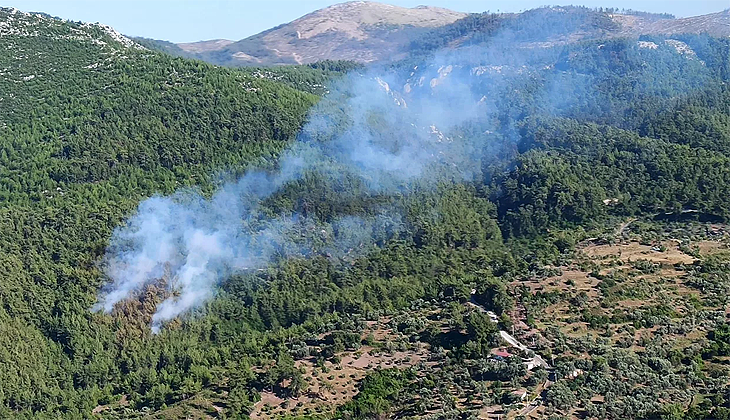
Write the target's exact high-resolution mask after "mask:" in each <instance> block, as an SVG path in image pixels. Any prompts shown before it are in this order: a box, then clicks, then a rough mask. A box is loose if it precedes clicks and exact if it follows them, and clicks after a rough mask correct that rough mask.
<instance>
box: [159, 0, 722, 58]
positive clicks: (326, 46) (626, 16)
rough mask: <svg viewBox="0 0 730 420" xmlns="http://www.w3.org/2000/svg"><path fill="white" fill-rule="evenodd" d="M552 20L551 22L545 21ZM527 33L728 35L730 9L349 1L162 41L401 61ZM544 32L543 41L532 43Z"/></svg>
mask: <svg viewBox="0 0 730 420" xmlns="http://www.w3.org/2000/svg"><path fill="white" fill-rule="evenodd" d="M550 20H552V21H553V22H552V23H550V24H549V25H546V22H548V21H550ZM506 28H507V29H511V30H514V32H515V33H520V34H523V35H522V36H523V37H524V46H526V47H544V46H546V45H556V44H565V43H573V42H579V41H583V40H590V39H605V38H614V37H616V38H618V37H633V38H638V37H640V36H644V35H673V34H674V35H678V34H685V33H694V34H699V33H707V34H710V35H712V36H717V37H726V36H730V9H728V10H725V11H722V12H718V13H712V14H708V15H703V16H693V17H687V18H679V19H676V18H673V17H671V16H666V15H659V14H650V13H638V12H620V11H617V10H614V9H600V10H594V9H587V8H581V7H552V8H549V7H545V8H541V9H534V10H528V11H526V12H522V13H517V14H515V13H502V14H491V13H484V14H464V13H457V12H453V11H450V10H445V9H439V8H433V7H416V8H412V9H405V8H401V7H396V6H390V5H387V4H381V3H375V2H363V1H358V2H349V3H341V4H337V5H334V6H331V7H328V8H325V9H321V10H318V11H315V12H313V13H310V14H308V15H306V16H303V17H301V18H300V19H297V20H295V21H293V22H290V23H287V24H284V25H281V26H278V27H276V28H272V29H270V30H268V31H264V32H262V33H260V34H257V35H254V36H251V37H249V38H246V39H243V40H240V41H236V42H234V41H230V40H211V41H200V42H193V43H185V44H177V47H179V50H178V49H177V48H175V49H174V50H173V49H170V48H166V49H165V48H163V50H165V51H166V52H169V53H172V54H174V55H183V56H187V57H194V58H198V59H202V60H205V61H208V62H211V63H213V64H219V65H226V66H251V65H253V66H256V65H280V64H302V63H311V62H315V61H317V60H353V61H357V62H361V63H370V62H379V61H397V60H400V59H403V58H405V57H406V56H407V55H413V54H418V53H421V52H422V51H423V50H424V49H429V48H432V49H438V48H442V47H444V46H446V45H451V46H455V45H465V44H473V43H475V42H486V41H487V40H488V39H489V37H491V36H492V35H491V34H493V33H494V31H495V30H504V29H506ZM537 39H539V40H540V43H539V44H535V40H537Z"/></svg>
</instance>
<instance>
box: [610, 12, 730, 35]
mask: <svg viewBox="0 0 730 420" xmlns="http://www.w3.org/2000/svg"><path fill="white" fill-rule="evenodd" d="M613 19H614V20H615V21H616V22H618V23H620V24H621V28H622V30H621V32H620V34H621V35H647V34H655V35H672V34H682V33H692V34H699V33H703V32H704V33H708V34H710V35H712V36H717V37H728V36H730V9H727V10H724V11H722V12H718V13H710V14H707V15H701V16H691V17H686V18H681V19H647V18H645V17H640V16H632V15H613Z"/></svg>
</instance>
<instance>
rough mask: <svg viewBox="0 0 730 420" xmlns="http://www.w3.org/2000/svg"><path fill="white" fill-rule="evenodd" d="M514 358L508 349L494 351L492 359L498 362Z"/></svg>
mask: <svg viewBox="0 0 730 420" xmlns="http://www.w3.org/2000/svg"><path fill="white" fill-rule="evenodd" d="M512 356H513V355H512V353H510V352H508V351H507V350H506V349H492V357H493V358H495V359H497V360H502V359H508V358H510V357H512Z"/></svg>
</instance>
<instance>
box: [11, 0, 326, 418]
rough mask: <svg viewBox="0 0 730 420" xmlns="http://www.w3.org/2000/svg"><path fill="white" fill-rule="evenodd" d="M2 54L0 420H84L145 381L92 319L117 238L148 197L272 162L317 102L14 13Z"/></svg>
mask: <svg viewBox="0 0 730 420" xmlns="http://www.w3.org/2000/svg"><path fill="white" fill-rule="evenodd" d="M0 50H1V51H2V53H0V74H1V75H2V76H1V77H0V220H2V221H1V222H0V238H1V239H0V249H2V252H1V254H2V256H0V266H2V267H3V272H4V273H5V274H4V279H3V282H2V292H0V294H1V295H2V296H1V297H0V300H1V301H2V309H0V331H2V335H3V337H4V338H3V339H2V340H1V343H0V364H1V365H2V366H4V367H3V369H2V373H0V376H1V379H0V388H1V389H2V391H1V392H0V394H1V395H2V396H1V397H0V417H3V418H22V417H24V416H27V417H29V418H31V417H32V418H37V415H38V413H40V412H47V413H55V414H53V415H51V417H54V418H59V417H58V416H65V417H67V418H82V417H87V416H88V415H89V414H90V412H91V410H92V409H93V408H94V407H95V406H96V405H97V404H98V401H100V400H104V399H106V398H108V396H109V395H111V393H118V390H115V388H117V387H118V386H120V385H121V386H123V387H125V386H126V385H122V384H123V383H125V382H127V380H126V379H123V376H126V375H128V374H129V373H131V372H132V371H137V370H138V369H145V368H143V367H142V366H141V365H140V366H138V367H133V366H132V365H127V367H125V368H123V370H124V371H125V372H127V373H124V374H123V373H122V371H121V370H120V365H119V363H118V362H119V360H120V357H121V358H124V357H125V356H122V355H123V354H129V352H130V351H133V350H132V349H133V348H134V347H129V346H128V344H124V343H125V342H126V340H127V339H126V338H123V337H122V336H121V335H119V336H117V338H114V336H115V334H116V333H115V332H114V329H115V328H113V327H112V324H110V322H111V319H110V318H107V319H105V318H103V317H100V316H99V315H97V314H93V313H91V312H90V311H89V308H90V307H91V305H92V304H93V302H94V301H95V299H96V297H95V296H96V294H97V291H98V289H99V287H100V286H101V285H102V284H103V279H102V278H101V276H100V271H99V267H98V264H97V261H98V260H99V258H101V256H102V255H103V253H104V248H105V247H106V245H107V241H108V238H109V235H110V234H111V232H112V230H113V229H114V227H115V226H117V225H118V224H119V223H121V221H122V220H123V219H124V218H125V217H126V216H127V215H128V214H129V212H131V211H132V210H133V209H134V208H135V207H136V205H137V204H138V202H139V200H141V199H142V198H144V197H147V196H150V195H152V194H156V193H170V192H172V191H174V190H176V189H177V188H180V187H181V186H185V185H201V186H205V185H211V182H212V181H213V180H214V179H212V178H211V175H212V174H213V172H214V170H215V169H220V168H230V169H231V170H235V169H236V168H241V167H244V166H246V165H247V164H249V163H250V162H254V161H255V162H257V163H258V164H262V163H264V164H265V162H267V160H269V161H270V160H271V159H272V157H273V156H276V154H277V153H278V152H279V151H280V150H281V148H282V147H283V146H284V145H285V144H286V143H287V142H288V141H289V140H290V138H291V137H292V136H293V135H294V134H295V133H296V131H297V130H298V128H299V125H300V124H301V123H302V121H303V117H304V113H305V112H306V111H307V109H308V108H309V107H310V106H311V105H312V104H313V103H315V101H316V97H315V96H313V95H311V94H308V93H304V92H302V91H300V90H297V89H294V88H291V87H288V86H286V85H284V84H281V83H276V82H271V81H268V80H266V79H264V78H261V77H254V76H250V75H245V74H242V73H232V72H228V71H226V70H221V69H216V68H213V67H212V66H210V65H207V64H204V63H200V62H191V61H185V60H182V59H173V58H170V57H168V56H165V55H162V54H159V53H154V52H151V51H149V50H146V49H144V48H142V47H140V46H139V45H138V44H135V43H134V42H131V41H130V40H129V39H127V38H125V37H123V36H121V35H119V34H118V33H116V32H115V31H113V30H112V29H111V28H108V27H105V26H100V25H92V24H77V23H71V22H64V21H60V20H56V19H52V18H49V17H47V16H43V15H38V14H28V13H23V12H20V11H18V10H15V9H0ZM112 323H113V322H112ZM132 346H135V345H132ZM134 357H137V356H134ZM129 369H132V371H130V370H129ZM126 377H127V378H129V376H126ZM104 395H107V396H104ZM34 413H35V414H34Z"/></svg>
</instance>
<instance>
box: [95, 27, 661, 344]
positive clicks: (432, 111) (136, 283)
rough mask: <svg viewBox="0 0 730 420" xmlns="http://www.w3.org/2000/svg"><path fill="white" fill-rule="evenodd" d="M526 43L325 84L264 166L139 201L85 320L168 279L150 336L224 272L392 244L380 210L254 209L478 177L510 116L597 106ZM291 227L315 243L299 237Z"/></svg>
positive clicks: (494, 40) (389, 215) (587, 79)
mask: <svg viewBox="0 0 730 420" xmlns="http://www.w3.org/2000/svg"><path fill="white" fill-rule="evenodd" d="M523 26H524V27H527V28H532V27H538V25H531V24H530V22H524V23H523ZM553 29H554V28H553ZM553 29H549V30H553ZM532 37H533V38H537V39H549V34H532ZM531 40H532V38H530V39H527V40H523V39H521V38H520V37H519V36H516V35H515V32H514V31H513V30H510V29H507V30H504V31H502V32H500V33H496V34H494V35H493V36H492V37H491V38H490V40H489V42H488V43H486V44H480V45H475V46H471V47H468V48H462V49H459V50H446V51H443V52H441V53H437V54H435V55H433V56H432V57H431V58H429V59H428V60H427V61H426V62H422V63H421V64H419V65H418V66H412V67H410V66H409V67H405V66H401V67H400V68H396V70H392V69H389V70H386V69H380V70H378V69H371V70H368V71H364V72H363V73H357V72H356V73H353V74H350V75H348V76H347V77H344V78H343V79H342V80H339V81H338V82H335V83H334V84H333V85H332V86H330V87H329V89H330V93H329V94H328V95H327V96H326V97H325V98H324V99H323V100H322V101H321V102H320V104H319V105H317V106H316V107H315V109H314V110H312V112H311V114H310V116H309V118H308V122H307V124H306V125H305V126H304V127H303V129H302V130H301V133H300V135H299V136H298V138H297V140H296V141H295V142H294V143H293V145H292V146H291V147H290V148H289V149H288V150H287V151H286V152H285V153H284V154H283V155H282V157H281V158H280V159H279V161H278V164H277V167H276V169H274V170H271V169H269V170H260V169H256V168H250V169H249V170H248V171H247V173H246V174H245V175H244V176H243V177H241V178H240V179H238V180H237V181H235V182H230V183H227V184H225V185H223V186H222V187H221V188H220V189H219V190H218V191H217V192H216V193H215V194H214V195H213V196H212V197H211V198H205V197H203V196H202V195H201V194H200V193H199V192H198V191H196V190H194V189H187V190H183V191H179V192H177V193H175V194H173V195H171V196H167V197H162V196H154V197H151V198H149V199H147V200H145V201H143V202H142V203H140V205H139V207H138V209H137V211H136V213H135V214H134V215H132V216H131V217H130V218H129V220H128V221H127V223H126V224H124V225H123V226H120V227H119V228H117V229H116V230H115V231H114V233H113V235H112V238H111V240H110V244H109V246H108V249H107V253H106V257H105V259H104V261H103V267H104V272H105V274H106V276H108V279H109V283H108V284H107V287H105V288H104V290H102V292H101V294H100V297H99V302H98V304H97V306H96V309H100V310H104V311H106V312H109V311H111V310H112V309H113V308H114V307H115V305H116V304H118V303H119V302H120V301H122V300H124V299H127V298H129V297H130V296H132V295H133V294H134V293H135V292H136V291H138V290H140V289H141V288H142V287H144V286H145V285H146V284H149V283H152V282H155V281H158V280H159V279H161V278H163V277H167V280H168V281H167V284H168V285H169V287H170V289H171V291H172V294H171V296H170V297H168V298H167V299H166V300H164V301H163V302H162V303H161V304H159V305H158V307H157V311H156V313H155V314H154V316H153V319H152V324H153V325H152V328H153V330H155V331H156V330H158V329H159V328H160V326H161V325H163V324H164V323H165V322H166V321H169V320H171V319H173V318H175V317H177V316H179V315H180V314H182V313H184V312H186V311H188V310H190V309H191V308H195V307H198V306H200V305H201V304H202V303H204V302H205V301H207V300H208V299H210V298H211V297H212V296H213V295H214V293H215V289H216V285H217V284H218V283H219V282H220V281H221V280H224V279H225V278H227V277H229V276H231V275H232V274H234V273H236V272H239V271H241V270H246V269H256V268H261V267H265V266H267V265H268V264H270V263H271V262H272V261H275V260H276V259H279V258H288V257H291V256H301V257H307V256H309V255H311V254H312V253H313V252H325V253H327V254H329V255H333V256H335V257H336V256H337V255H341V254H343V253H344V252H346V251H347V250H350V249H353V248H356V247H357V244H363V243H372V242H373V241H374V240H377V236H378V235H383V232H386V233H385V235H388V234H390V235H392V234H396V233H397V232H398V231H399V230H400V229H401V221H400V216H399V214H398V212H397V210H395V209H392V208H383V209H382V211H381V212H380V214H379V215H378V216H361V215H343V216H341V217H340V218H339V219H336V220H331V221H328V226H329V228H328V227H326V226H324V225H323V224H322V223H321V221H318V220H316V218H314V217H312V216H310V215H307V214H275V215H272V214H271V212H270V210H269V209H268V208H267V207H266V206H265V202H266V200H267V199H269V198H270V197H272V196H273V195H275V194H277V193H278V192H280V191H281V190H282V188H285V187H286V186H287V185H289V184H290V183H293V182H296V181H299V180H302V179H303V178H304V177H306V176H307V174H308V173H312V172H317V173H320V174H325V175H326V176H327V177H329V178H331V179H338V178H343V177H351V178H355V179H358V180H359V181H360V182H361V184H362V185H364V186H365V187H366V188H365V192H364V194H380V195H387V194H393V193H399V194H400V193H407V192H408V190H409V188H410V186H412V185H413V183H418V184H419V186H426V187H428V186H429V185H431V186H432V185H435V183H436V182H438V181H440V180H444V179H451V180H455V181H472V180H475V179H479V178H480V177H482V176H483V174H482V173H481V170H482V169H481V165H482V158H483V156H484V153H485V150H490V146H491V145H490V144H489V142H490V141H491V140H490V139H492V137H490V134H491V133H493V132H495V131H500V132H501V133H504V134H505V135H506V136H507V137H508V138H509V137H514V138H509V139H508V140H509V141H515V140H517V137H518V135H517V134H516V133H517V127H513V124H514V122H515V121H516V120H517V119H518V117H519V114H524V113H526V112H528V111H529V112H535V113H537V112H541V113H543V114H550V115H570V112H571V110H573V109H576V107H578V108H579V107H582V106H589V105H591V104H592V102H591V101H590V100H588V99H592V100H594V99H595V98H596V97H597V96H598V95H597V93H596V91H595V89H594V84H595V81H594V80H593V79H592V78H591V75H590V74H588V73H586V72H582V73H580V72H573V73H571V72H568V71H564V70H561V69H557V68H556V66H557V67H559V66H560V65H561V63H564V62H565V60H566V59H565V57H564V56H563V55H562V54H563V52H564V51H563V49H564V48H565V47H563V46H561V45H560V43H556V44H555V45H553V46H551V47H544V46H539V45H538V46H535V45H531V44H530V43H529V42H528V41H531ZM633 45H635V43H634V44H633ZM627 48H628V49H627V51H628V53H635V54H640V53H647V52H641V51H638V50H636V48H634V47H627ZM639 74H640V73H639ZM638 80H639V81H641V79H640V78H639V79H638ZM536 92H537V93H536ZM526 97H530V98H537V99H538V100H537V102H533V103H530V102H529V101H527V100H526V99H524V98H526ZM586 98H588V99H586ZM594 102H595V101H594ZM586 104H588V105H586ZM527 108H532V109H531V110H528V109H527ZM464 127H469V132H468V133H466V134H465V132H464ZM341 193H342V194H348V193H352V192H351V191H342V192H341ZM338 227H339V228H338ZM303 229H304V230H306V231H316V232H321V236H324V237H325V238H324V239H323V238H321V237H318V236H317V235H308V236H307V235H301V234H299V232H300V231H302V230H303ZM328 229H330V230H328ZM377 232H380V233H377Z"/></svg>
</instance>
